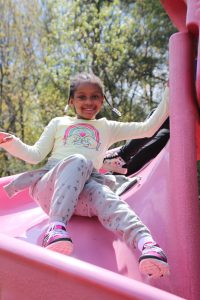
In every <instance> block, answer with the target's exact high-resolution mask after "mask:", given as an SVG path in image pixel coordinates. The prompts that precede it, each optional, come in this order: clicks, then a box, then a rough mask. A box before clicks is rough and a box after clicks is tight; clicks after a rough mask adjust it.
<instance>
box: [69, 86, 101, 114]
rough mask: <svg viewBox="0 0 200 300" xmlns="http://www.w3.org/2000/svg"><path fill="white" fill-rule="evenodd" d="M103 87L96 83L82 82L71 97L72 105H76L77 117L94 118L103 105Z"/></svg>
mask: <svg viewBox="0 0 200 300" xmlns="http://www.w3.org/2000/svg"><path fill="white" fill-rule="evenodd" d="M103 99H104V97H103V94H102V91H101V88H100V87H99V86H98V85H97V84H95V83H86V82H85V83H80V84H79V85H78V88H77V89H76V90H75V92H74V96H73V97H71V98H70V101H69V103H70V105H71V106H72V107H74V109H75V111H76V114H77V118H78V119H85V120H93V119H95V117H96V115H97V114H98V113H99V112H100V110H101V107H102V105H103Z"/></svg>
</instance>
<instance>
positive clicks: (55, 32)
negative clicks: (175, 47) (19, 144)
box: [0, 0, 175, 176]
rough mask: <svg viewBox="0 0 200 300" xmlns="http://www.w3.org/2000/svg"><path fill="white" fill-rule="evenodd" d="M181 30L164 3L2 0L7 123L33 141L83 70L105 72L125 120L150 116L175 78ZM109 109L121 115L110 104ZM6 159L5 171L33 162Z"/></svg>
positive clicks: (1, 122)
mask: <svg viewBox="0 0 200 300" xmlns="http://www.w3.org/2000/svg"><path fill="white" fill-rule="evenodd" d="M174 31H175V29H174V28H173V27H172V25H171V23H170V22H169V19H168V17H167V15H166V14H165V12H164V10H163V8H162V7H161V5H160V3H159V1H147V0H138V1H130V0H129V1H120V0H112V1H108V0H107V1H106V0H104V1H103V0H95V1H88V0H87V1H86V0H68V1H66V0H40V1H39V0H32V1H29V0H7V1H3V0H0V46H1V47H0V115H1V119H0V127H1V128H3V129H4V130H6V131H9V132H13V133H14V134H16V135H17V136H19V137H20V138H22V139H23V140H24V141H25V142H26V143H28V144H33V143H34V142H35V141H36V140H37V138H38V137H39V135H40V134H41V132H42V130H43V128H44V126H45V125H46V124H47V123H48V122H49V121H50V120H51V119H52V118H53V117H55V116H60V115H63V109H64V107H65V105H66V102H67V99H68V87H69V78H70V76H71V75H74V74H75V73H77V72H81V71H93V72H94V73H95V74H97V75H99V76H100V77H101V78H102V80H103V81H104V84H105V87H106V95H107V97H108V99H109V101H110V103H111V104H112V105H113V106H116V107H117V108H118V109H119V110H120V111H121V112H122V114H123V117H122V120H124V121H131V120H135V121H139V120H142V119H144V118H145V116H146V114H147V113H148V112H149V110H151V109H152V107H154V106H156V105H157V102H159V101H160V98H161V93H162V89H163V84H164V83H165V81H166V79H167V78H168V67H167V60H168V39H169V37H170V35H171V34H172V33H173V32H174ZM102 114H103V115H105V116H106V117H107V118H114V116H113V114H112V112H111V109H110V108H109V107H108V106H107V105H105V109H104V110H103V111H102V113H101V115H102ZM0 158H1V161H2V164H1V166H0V174H1V176H5V175H7V174H13V173H16V172H20V171H22V170H25V169H27V168H30V167H29V166H28V165H27V164H24V163H23V162H21V161H17V160H16V159H14V158H11V157H9V156H8V155H7V154H5V153H4V152H2V151H1V152H0Z"/></svg>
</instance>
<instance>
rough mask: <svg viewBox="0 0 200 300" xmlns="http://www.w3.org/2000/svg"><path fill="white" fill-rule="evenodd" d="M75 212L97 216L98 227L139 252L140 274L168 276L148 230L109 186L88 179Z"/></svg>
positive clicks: (164, 257) (159, 251)
mask: <svg viewBox="0 0 200 300" xmlns="http://www.w3.org/2000/svg"><path fill="white" fill-rule="evenodd" d="M75 213H76V214H80V215H88V216H93V215H96V216H98V218H99V220H100V222H101V223H102V225H103V226H104V227H105V228H107V229H108V230H111V231H113V232H114V233H117V234H118V235H120V236H121V237H122V238H123V240H124V241H125V242H126V243H127V245H128V246H129V247H131V248H132V249H133V248H135V247H138V248H139V250H141V251H142V255H141V257H140V259H139V262H140V270H141V272H142V273H145V274H147V275H150V276H152V277H154V278H156V277H160V276H163V275H166V274H168V273H169V267H168V264H167V258H166V256H165V254H164V253H163V251H162V249H161V248H160V247H159V246H158V245H157V244H156V243H155V241H154V240H153V237H152V236H151V233H150V231H149V229H148V228H147V227H146V226H145V225H144V224H143V223H142V221H141V220H140V219H139V217H138V216H137V215H136V214H135V213H134V211H133V210H132V209H131V208H130V207H129V205H128V204H127V203H126V202H124V201H123V200H121V199H120V198H119V197H118V196H117V195H115V194H114V193H113V192H112V191H111V190H110V189H109V187H107V186H105V185H101V184H99V183H97V182H95V181H94V180H90V181H89V182H88V183H87V184H86V185H85V187H84V189H83V191H82V192H81V194H80V201H79V203H78V205H77V207H76V210H75Z"/></svg>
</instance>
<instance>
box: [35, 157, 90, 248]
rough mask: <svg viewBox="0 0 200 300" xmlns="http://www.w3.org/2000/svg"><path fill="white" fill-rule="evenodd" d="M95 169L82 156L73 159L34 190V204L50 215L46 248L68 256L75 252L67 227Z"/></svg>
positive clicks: (52, 171) (50, 172) (47, 175)
mask: <svg viewBox="0 0 200 300" xmlns="http://www.w3.org/2000/svg"><path fill="white" fill-rule="evenodd" d="M92 169H93V165H92V162H91V161H89V160H87V159H85V158H84V157H83V156H82V155H72V156H70V157H68V158H67V159H64V160H62V161H61V162H60V163H58V164H57V165H56V166H55V167H54V168H53V169H51V170H50V171H49V172H47V173H46V174H45V175H44V176H43V177H42V178H41V179H40V180H39V181H38V182H37V184H36V185H35V186H34V187H33V188H32V190H31V194H32V196H33V198H34V200H35V201H36V202H37V203H38V204H39V205H40V206H41V208H42V209H43V210H44V211H45V212H46V213H47V214H48V215H49V222H50V226H49V228H48V230H47V233H46V234H45V237H44V241H43V246H44V247H47V248H49V249H51V250H54V251H57V252H61V253H64V254H70V253H71V252H72V240H71V238H70V236H69V235H68V233H67V231H66V227H65V225H66V223H67V221H68V220H69V219H70V218H71V216H72V214H73V213H74V209H75V207H76V205H77V201H78V196H79V194H80V192H81V191H82V189H83V187H84V185H85V182H86V181H87V180H88V179H89V177H90V174H91V172H92Z"/></svg>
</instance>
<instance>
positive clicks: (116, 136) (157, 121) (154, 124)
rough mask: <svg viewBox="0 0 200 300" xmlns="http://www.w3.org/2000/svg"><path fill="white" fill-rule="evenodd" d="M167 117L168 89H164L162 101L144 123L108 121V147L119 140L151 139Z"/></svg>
mask: <svg viewBox="0 0 200 300" xmlns="http://www.w3.org/2000/svg"><path fill="white" fill-rule="evenodd" d="M168 116H169V88H168V87H166V88H165V91H164V93H163V96H162V101H161V102H160V103H159V105H158V107H157V108H156V110H155V111H154V113H153V114H152V115H151V117H150V118H148V119H146V120H145V121H144V122H130V123H124V122H115V121H110V125H111V126H110V128H111V132H110V136H111V140H110V145H112V144H113V143H116V142H118V141H121V140H129V139H135V138H144V137H151V136H152V135H153V134H154V133H155V132H156V131H157V130H158V129H159V128H160V126H161V125H162V124H163V123H164V121H165V120H166V119H167V117H168Z"/></svg>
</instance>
